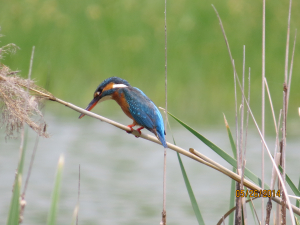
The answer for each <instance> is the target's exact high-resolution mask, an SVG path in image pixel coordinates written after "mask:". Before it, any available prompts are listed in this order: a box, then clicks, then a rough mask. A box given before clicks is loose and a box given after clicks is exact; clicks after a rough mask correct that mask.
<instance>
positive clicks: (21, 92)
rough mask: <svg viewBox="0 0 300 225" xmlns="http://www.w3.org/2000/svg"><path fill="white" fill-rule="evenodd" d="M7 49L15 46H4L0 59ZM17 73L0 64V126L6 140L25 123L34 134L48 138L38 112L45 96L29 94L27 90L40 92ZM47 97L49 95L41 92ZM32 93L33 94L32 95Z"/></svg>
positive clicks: (1, 49) (0, 49)
mask: <svg viewBox="0 0 300 225" xmlns="http://www.w3.org/2000/svg"><path fill="white" fill-rule="evenodd" d="M9 48H13V49H12V50H14V49H15V45H10V46H8V45H6V46H4V47H2V48H0V59H1V58H2V57H3V53H7V52H8V51H9ZM17 73H18V71H11V70H10V69H9V68H8V67H7V66H5V65H3V64H1V63H0V110H1V114H2V115H1V116H0V126H1V127H5V130H6V138H13V137H16V133H18V132H19V131H20V130H21V128H22V127H23V125H24V124H25V123H27V124H28V126H29V127H31V128H32V129H33V130H34V131H35V132H36V133H38V134H39V135H40V136H43V137H49V135H48V134H47V133H46V123H45V121H44V118H43V115H42V113H41V111H40V110H39V105H40V103H41V100H42V99H44V98H45V96H43V95H41V94H36V92H32V91H31V92H29V90H28V89H33V90H38V91H41V90H42V89H41V88H39V87H37V86H36V85H34V82H33V81H32V80H28V79H23V78H21V77H19V76H17V75H16V74H17ZM41 92H43V93H46V94H47V95H48V96H52V95H51V94H50V93H47V92H46V91H44V90H42V91H41ZM33 93H34V94H33Z"/></svg>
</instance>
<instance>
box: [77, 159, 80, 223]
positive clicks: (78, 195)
mask: <svg viewBox="0 0 300 225" xmlns="http://www.w3.org/2000/svg"><path fill="white" fill-rule="evenodd" d="M79 197H80V164H79V169H78V194H77V212H76V225H78V209H79Z"/></svg>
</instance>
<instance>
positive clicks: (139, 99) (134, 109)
mask: <svg viewBox="0 0 300 225" xmlns="http://www.w3.org/2000/svg"><path fill="white" fill-rule="evenodd" d="M130 89H131V90H128V89H127V88H126V89H124V94H125V96H126V100H127V103H128V105H129V111H130V113H131V115H132V117H133V118H134V120H135V121H136V122H137V123H138V124H139V125H141V126H143V127H145V128H147V129H148V130H152V129H154V128H155V127H156V124H155V121H156V117H157V115H156V114H157V113H156V112H155V108H156V106H155V105H154V103H153V102H152V101H151V100H150V99H149V98H148V97H147V96H146V95H145V94H144V93H143V92H142V91H141V90H139V89H138V88H130Z"/></svg>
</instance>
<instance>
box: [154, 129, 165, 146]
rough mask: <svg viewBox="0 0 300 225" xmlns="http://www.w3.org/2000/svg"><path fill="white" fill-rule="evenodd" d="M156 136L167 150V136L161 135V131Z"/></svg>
mask: <svg viewBox="0 0 300 225" xmlns="http://www.w3.org/2000/svg"><path fill="white" fill-rule="evenodd" d="M156 136H157V138H158V139H159V140H160V142H161V143H162V145H163V146H164V148H167V147H168V146H167V142H166V139H165V135H164V134H161V133H160V132H159V131H158V132H156Z"/></svg>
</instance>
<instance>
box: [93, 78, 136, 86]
mask: <svg viewBox="0 0 300 225" xmlns="http://www.w3.org/2000/svg"><path fill="white" fill-rule="evenodd" d="M109 83H114V84H125V85H126V86H130V84H129V83H128V81H127V80H124V79H122V78H120V77H109V78H107V79H105V80H104V81H103V82H102V83H101V84H100V85H99V87H105V86H106V85H108V84H109ZM99 87H98V88H99Z"/></svg>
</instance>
